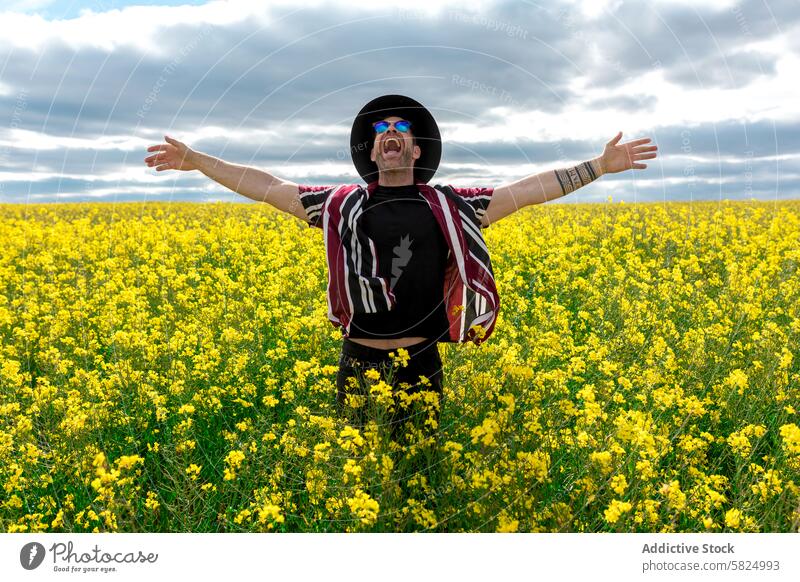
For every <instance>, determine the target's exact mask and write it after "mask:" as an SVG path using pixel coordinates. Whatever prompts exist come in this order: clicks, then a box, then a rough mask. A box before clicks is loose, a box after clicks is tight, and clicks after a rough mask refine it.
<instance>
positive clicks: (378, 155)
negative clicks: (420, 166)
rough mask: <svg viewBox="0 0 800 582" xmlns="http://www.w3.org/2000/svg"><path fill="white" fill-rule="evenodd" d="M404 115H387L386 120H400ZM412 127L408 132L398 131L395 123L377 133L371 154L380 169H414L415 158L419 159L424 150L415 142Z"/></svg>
mask: <svg viewBox="0 0 800 582" xmlns="http://www.w3.org/2000/svg"><path fill="white" fill-rule="evenodd" d="M401 119H403V118H402V117H397V116H394V115H393V116H390V117H385V118H384V121H388V122H393V121H400V120H401ZM413 131H414V128H413V127H412V128H411V129H409V131H408V132H406V133H403V132H402V131H397V129H395V127H394V125H390V126H389V129H387V130H386V131H384V132H383V133H378V134H375V143H374V144H373V146H372V151H371V152H370V154H369V157H370V159H371V160H372V161H373V162H375V163H376V164H377V166H378V170H380V171H383V170H395V169H401V168H411V170H412V171H413V168H414V160H416V159H418V158H419V156H420V155H421V153H422V151H421V150H420V148H419V146H416V145H414V143H413V137H414V136H413Z"/></svg>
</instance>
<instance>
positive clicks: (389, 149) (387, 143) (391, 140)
mask: <svg viewBox="0 0 800 582" xmlns="http://www.w3.org/2000/svg"><path fill="white" fill-rule="evenodd" d="M402 149H403V146H402V144H401V143H400V140H399V139H397V138H396V137H387V138H386V139H385V140H383V157H384V158H394V157H398V156H399V155H400V151H401V150H402Z"/></svg>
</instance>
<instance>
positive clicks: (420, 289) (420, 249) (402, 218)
mask: <svg viewBox="0 0 800 582" xmlns="http://www.w3.org/2000/svg"><path fill="white" fill-rule="evenodd" d="M357 228H360V229H362V231H363V232H364V233H365V234H366V235H367V236H368V237H369V238H370V239H372V241H373V242H374V243H375V250H376V254H377V256H378V274H379V275H380V276H382V277H385V278H386V280H387V281H388V282H389V286H390V288H391V289H392V291H393V292H394V295H395V298H396V299H397V304H396V305H395V307H394V309H392V310H391V311H382V312H378V313H356V314H355V315H354V316H353V321H352V322H351V324H350V334H349V337H354V338H380V339H389V338H400V337H435V338H441V337H447V333H448V331H447V330H448V321H447V314H446V313H445V302H444V272H445V267H446V265H447V253H448V247H447V241H446V240H445V238H444V235H443V234H442V231H441V228H440V227H439V223H438V222H436V218H435V217H434V216H433V212H432V211H431V208H430V206H428V203H427V202H426V201H425V198H423V196H422V194H420V192H419V189H418V188H417V187H416V186H411V185H409V186H380V185H379V186H378V187H377V188H375V190H374V191H373V192H372V194H370V196H369V198H368V199H367V201H366V202H365V205H364V211H363V213H362V214H361V216H360V217H359V218H358V225H357Z"/></svg>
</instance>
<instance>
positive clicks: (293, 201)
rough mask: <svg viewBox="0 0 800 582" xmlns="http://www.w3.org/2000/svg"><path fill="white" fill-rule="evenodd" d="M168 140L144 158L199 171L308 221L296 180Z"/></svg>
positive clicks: (156, 163)
mask: <svg viewBox="0 0 800 582" xmlns="http://www.w3.org/2000/svg"><path fill="white" fill-rule="evenodd" d="M164 139H165V140H166V142H167V143H164V144H159V145H154V146H150V147H148V148H147V151H148V152H156V153H155V154H153V155H151V156H148V157H147V158H145V159H144V161H145V163H146V164H147V165H148V166H150V167H155V168H156V171H157V172H160V171H163V170H182V171H190V170H198V171H200V172H202V173H203V174H205V175H206V176H208V177H209V178H211V179H212V180H214V181H215V182H218V183H219V184H222V185H223V186H225V187H226V188H228V189H230V190H233V191H234V192H236V193H238V194H241V195H242V196H246V197H247V198H250V199H251V200H255V201H256V202H267V203H269V204H271V205H272V206H274V207H275V208H277V209H278V210H282V211H283V212H287V213H289V214H291V215H293V216H296V217H297V218H299V219H301V220H304V221H308V216H307V214H306V211H305V208H303V205H302V204H301V203H300V198H299V193H300V191H299V187H298V185H297V184H295V183H294V182H290V181H289V180H283V179H281V178H277V177H276V176H273V175H272V174H270V173H269V172H265V171H264V170H259V169H258V168H253V167H250V166H242V165H239V164H232V163H230V162H226V161H224V160H221V159H219V158H215V157H214V156H211V155H209V154H204V153H202V152H199V151H196V150H193V149H191V148H190V147H188V146H187V145H186V144H184V143H182V142H180V141H178V140H176V139H173V138H171V137H169V136H164Z"/></svg>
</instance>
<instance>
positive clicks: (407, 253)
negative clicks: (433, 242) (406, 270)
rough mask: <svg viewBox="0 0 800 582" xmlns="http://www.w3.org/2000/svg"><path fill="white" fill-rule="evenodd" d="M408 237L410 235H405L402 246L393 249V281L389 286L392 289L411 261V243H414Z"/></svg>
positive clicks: (401, 241)
mask: <svg viewBox="0 0 800 582" xmlns="http://www.w3.org/2000/svg"><path fill="white" fill-rule="evenodd" d="M408 236H409V235H405V236H404V237H403V238H401V239H400V244H399V245H397V246H395V247H394V248H393V249H392V250H393V251H394V255H395V256H394V257H393V258H392V280H391V283H390V284H389V288H390V289H394V284H395V283H397V280H398V279H399V278H400V275H402V274H403V267H405V266H406V265H407V264H408V261H410V260H411V243H413V242H414V241H413V240H410V239H409V238H408Z"/></svg>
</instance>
